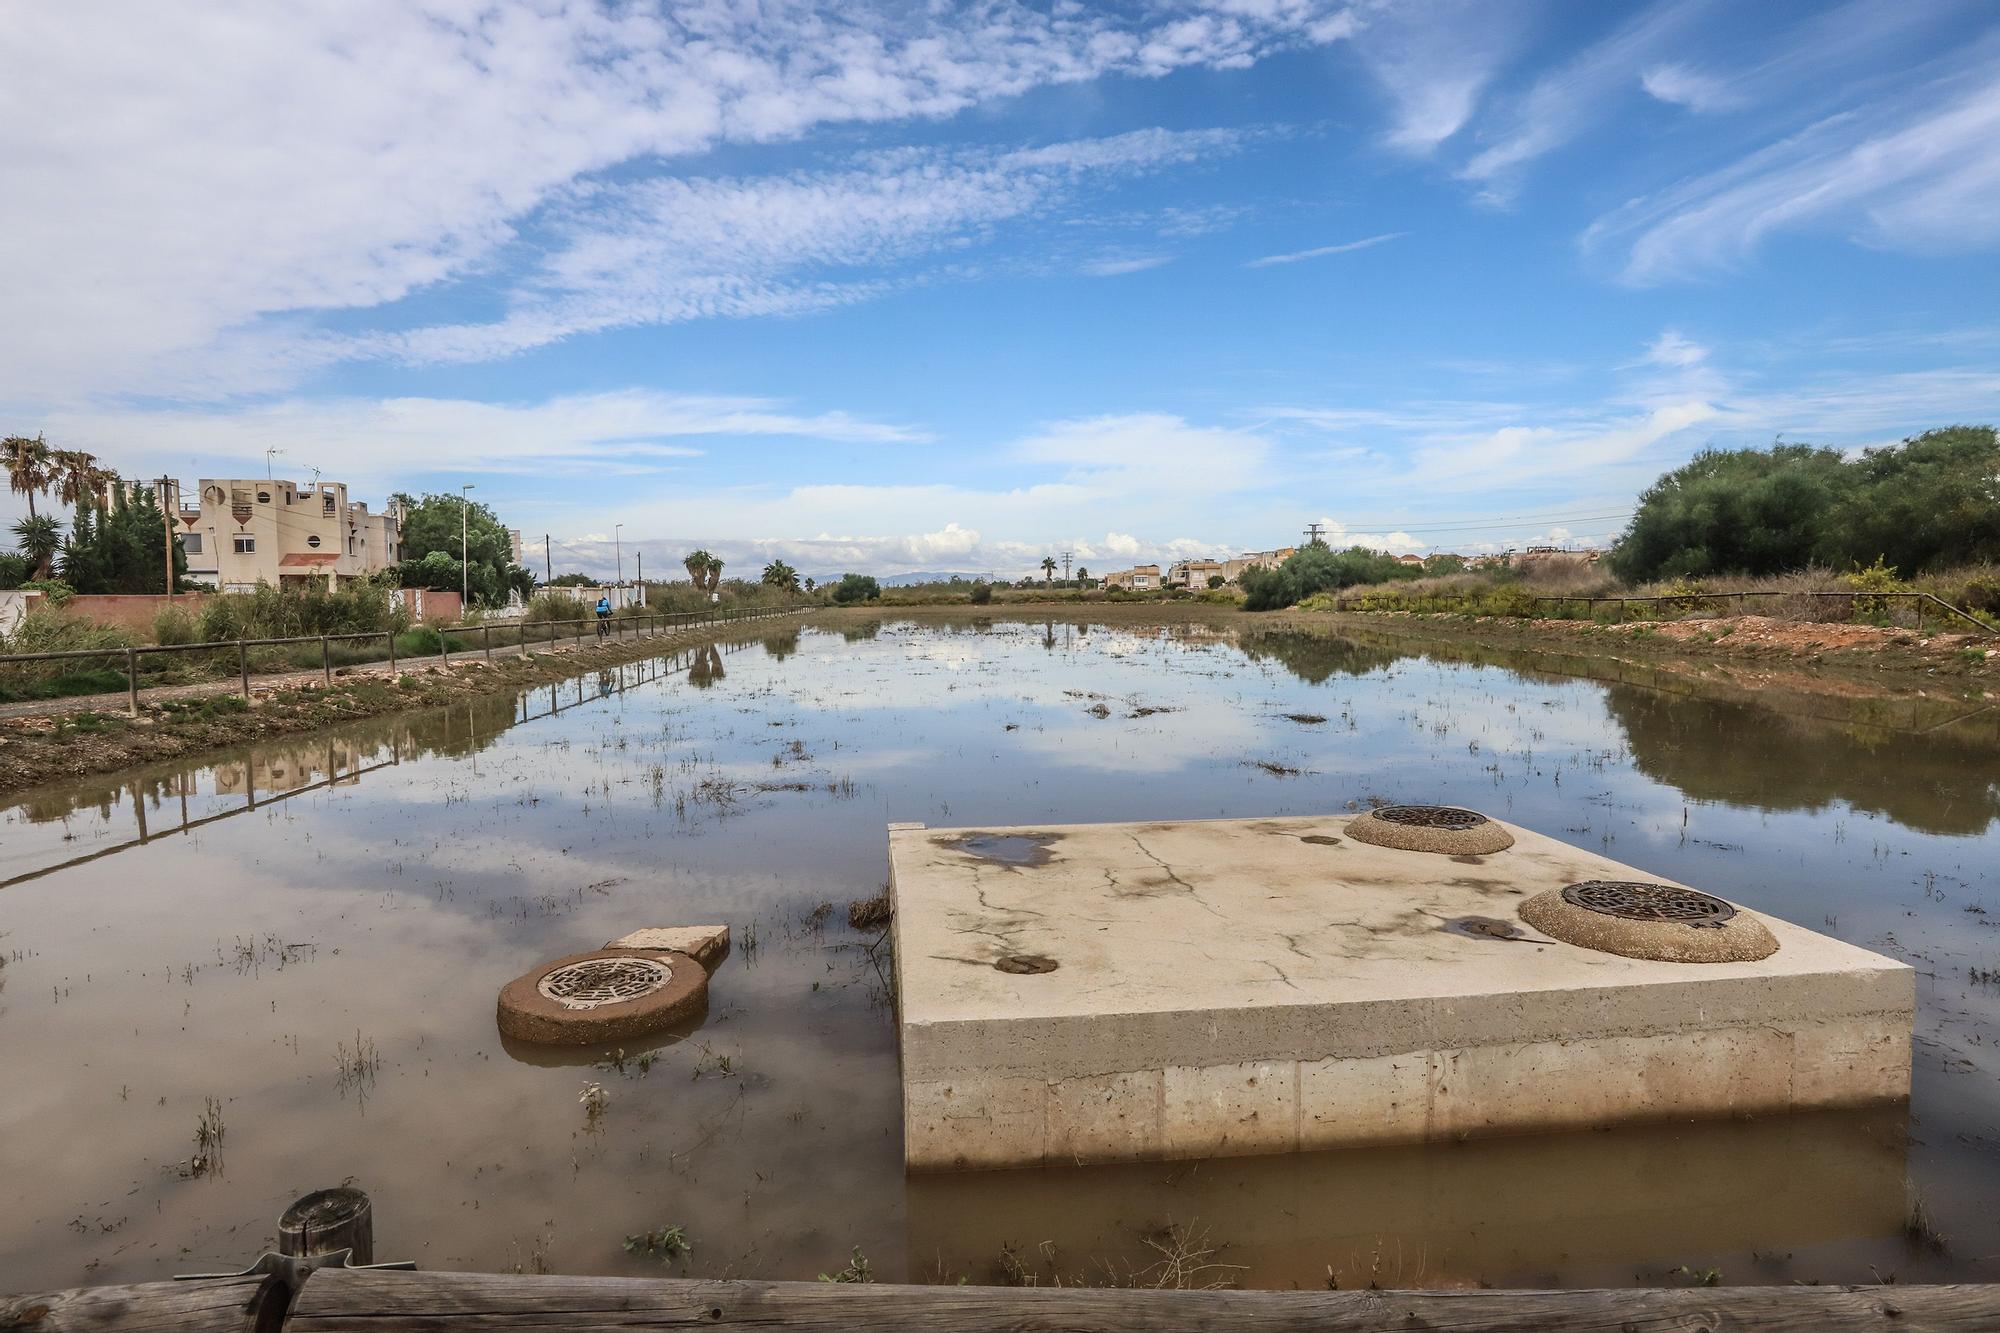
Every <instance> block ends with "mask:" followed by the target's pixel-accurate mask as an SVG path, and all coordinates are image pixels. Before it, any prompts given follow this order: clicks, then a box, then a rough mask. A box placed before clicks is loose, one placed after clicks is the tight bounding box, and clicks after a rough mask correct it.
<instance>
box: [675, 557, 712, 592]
mask: <svg viewBox="0 0 2000 1333" xmlns="http://www.w3.org/2000/svg"><path fill="white" fill-rule="evenodd" d="M713 559H715V557H714V556H712V555H710V554H709V553H708V552H707V551H704V550H702V549H701V548H700V547H696V548H695V549H694V550H692V551H689V552H688V553H687V555H686V556H685V557H683V558H682V560H681V564H683V565H685V566H686V567H687V572H688V582H690V583H692V584H694V588H695V591H696V592H700V591H701V590H702V589H703V588H704V587H705V586H707V579H708V562H709V561H711V560H713Z"/></svg>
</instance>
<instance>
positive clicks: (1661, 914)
mask: <svg viewBox="0 0 2000 1333" xmlns="http://www.w3.org/2000/svg"><path fill="white" fill-rule="evenodd" d="M1562 896H1563V901H1564V902H1566V903H1569V904H1570V905H1571V906H1573V907H1581V908H1583V909H1584V910H1585V911H1589V912H1597V913H1599V914H1601V915H1603V916H1615V917H1621V918H1623V919H1624V920H1626V921H1665V922H1679V923H1681V924H1682V925H1687V926H1693V927H1694V928H1695V929H1697V930H1720V929H1721V928H1722V923H1723V922H1725V921H1727V920H1729V919H1730V918H1731V917H1733V916H1735V915H1736V909H1735V908H1734V907H1731V906H1730V905H1729V904H1728V903H1726V902H1724V901H1722V899H1720V898H1717V897H1714V896H1713V895H1711V894H1706V893H1698V892H1696V891H1695V890H1693V889H1683V888H1677V887H1675V886H1674V885H1672V884H1642V883H1639V882H1636V881H1633V880H1623V879H1587V880H1585V881H1584V882H1583V883H1581V884H1572V885H1570V886H1569V887H1568V888H1566V889H1564V890H1563V891H1562Z"/></svg>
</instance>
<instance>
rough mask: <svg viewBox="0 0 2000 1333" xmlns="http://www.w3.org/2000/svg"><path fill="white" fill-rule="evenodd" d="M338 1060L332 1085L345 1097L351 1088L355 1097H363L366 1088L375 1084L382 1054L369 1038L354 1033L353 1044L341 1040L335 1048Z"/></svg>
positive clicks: (366, 1092) (366, 1093) (365, 1094)
mask: <svg viewBox="0 0 2000 1333" xmlns="http://www.w3.org/2000/svg"><path fill="white" fill-rule="evenodd" d="M337 1058H338V1059H339V1061H340V1068H339V1073H338V1074H337V1076H336V1077H335V1079H334V1087H335V1088H336V1089H337V1090H338V1091H339V1092H340V1095H341V1096H343V1097H345V1096H346V1095H347V1094H348V1092H349V1091H350V1090H352V1091H353V1092H354V1094H355V1096H356V1097H361V1098H365V1097H366V1096H367V1095H368V1089H370V1088H371V1087H373V1086H374V1085H375V1075H376V1072H377V1071H378V1070H380V1069H381V1068H382V1056H381V1054H380V1053H379V1052H378V1051H377V1050H376V1049H375V1043H374V1041H373V1040H371V1039H370V1038H367V1037H364V1036H362V1035H361V1032H360V1030H359V1029H356V1031H355V1033H354V1044H353V1045H352V1046H349V1045H348V1044H347V1043H346V1042H344V1041H343V1042H341V1043H340V1045H339V1047H338V1050H337Z"/></svg>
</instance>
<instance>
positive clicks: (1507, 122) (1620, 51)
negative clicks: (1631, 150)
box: [1460, 0, 1714, 202]
mask: <svg viewBox="0 0 2000 1333" xmlns="http://www.w3.org/2000/svg"><path fill="white" fill-rule="evenodd" d="M1713 3H1714V0H1665V3H1661V4H1657V5H1654V6H1652V7H1651V8H1648V9H1646V10H1644V11H1643V12H1641V13H1640V14H1638V15H1636V16H1635V17H1633V18H1631V19H1629V20H1627V21H1626V22H1625V23H1624V24H1623V25H1621V26H1620V27H1619V28H1618V29H1617V30H1616V31H1614V32H1613V33H1611V35H1609V36H1608V37H1605V38H1604V39H1603V40H1601V41H1599V42H1596V43H1594V44H1593V45H1591V46H1588V47H1586V48H1584V49H1583V50H1582V51H1580V52H1578V53H1577V54H1576V55H1575V56H1572V57H1571V58H1570V59H1569V60H1567V61H1565V62H1563V63H1562V64H1561V65H1559V66H1557V67H1556V68H1555V69H1553V70H1550V71H1549V72H1547V73H1545V74H1543V75H1542V76H1541V77H1540V78H1538V79H1537V80H1535V82H1534V83H1533V84H1532V85H1531V86H1530V87H1529V88H1528V90H1527V91H1526V92H1525V93H1523V94H1521V95H1520V96H1518V97H1516V98H1514V99H1512V101H1511V102H1510V103H1509V104H1508V105H1507V107H1506V109H1505V111H1504V112H1503V113H1502V117H1501V128H1500V131H1499V133H1498V135H1497V136H1496V137H1495V138H1494V139H1493V141H1492V142H1491V143H1490V144H1489V146H1488V147H1486V148H1484V149H1482V150H1480V152H1479V153H1477V154H1476V155H1475V156H1474V157H1473V158H1472V160H1471V161H1470V162H1468V163H1467V164H1466V165H1465V168H1464V169H1463V171H1461V173H1460V174H1461V175H1462V176H1464V177H1465V178H1466V179H1468V180H1472V181H1477V182H1478V183H1479V184H1480V185H1481V186H1482V187H1483V188H1484V194H1485V197H1486V198H1488V199H1489V200H1492V201H1496V202H1498V201H1504V200H1505V199H1506V198H1507V197H1509V196H1510V195H1511V194H1512V192H1513V189H1514V186H1515V183H1516V180H1517V178H1518V176H1519V175H1520V173H1521V171H1522V170H1523V169H1524V168H1525V167H1526V166H1527V164H1528V163H1530V162H1532V161H1534V160H1535V159H1536V158H1538V157H1541V156H1543V155H1544V154H1546V153H1550V152H1553V151H1554V150H1555V149H1557V148H1560V147H1562V146H1563V145H1564V144H1566V143H1568V142H1569V141H1570V140H1571V139H1573V138H1575V137H1576V136H1577V135H1578V134H1581V133H1582V132H1583V131H1584V130H1585V129H1586V128H1588V127H1589V126H1591V125H1593V124H1595V123H1599V122H1601V121H1602V119H1603V117H1604V105H1605V103H1606V102H1607V101H1608V100H1609V99H1611V98H1613V97H1615V96H1616V95H1617V94H1618V93H1619V92H1620V91H1621V90H1623V89H1625V88H1628V87H1630V82H1629V81H1630V80H1631V79H1632V78H1633V76H1634V74H1635V73H1636V72H1637V71H1638V70H1639V69H1640V68H1641V67H1642V66H1644V65H1646V64H1647V63H1649V62H1650V61H1651V60H1652V59H1653V57H1654V56H1655V54H1656V53H1657V52H1658V51H1660V50H1661V49H1662V47H1663V46H1664V45H1665V44H1666V43H1667V42H1669V41H1670V40H1672V39H1673V38H1675V37H1677V36H1678V35H1679V34H1680V33H1681V32H1683V31H1684V30H1685V29H1686V28H1687V27H1688V25H1689V24H1691V23H1692V22H1693V21H1694V20H1695V19H1696V18H1697V17H1699V16H1700V15H1701V14H1703V13H1705V12H1706V11H1707V10H1709V9H1711V8H1712V7H1713Z"/></svg>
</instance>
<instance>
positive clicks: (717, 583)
mask: <svg viewBox="0 0 2000 1333" xmlns="http://www.w3.org/2000/svg"><path fill="white" fill-rule="evenodd" d="M704 572H705V573H706V574H707V575H708V581H707V582H706V583H704V584H703V585H702V586H703V587H704V588H706V589H707V590H708V591H709V592H714V591H715V590H716V589H717V588H719V587H721V586H722V557H721V556H718V555H711V556H709V557H708V561H707V564H706V566H705V567H704ZM718 674H719V673H718Z"/></svg>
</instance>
